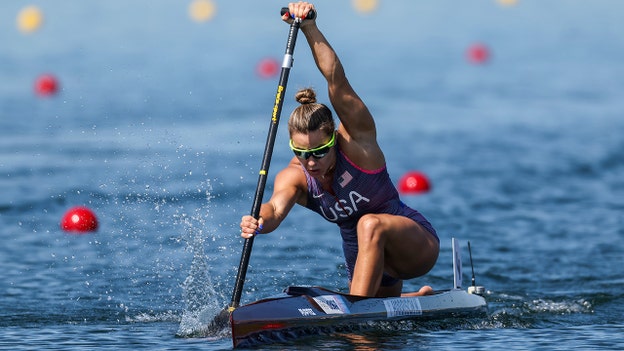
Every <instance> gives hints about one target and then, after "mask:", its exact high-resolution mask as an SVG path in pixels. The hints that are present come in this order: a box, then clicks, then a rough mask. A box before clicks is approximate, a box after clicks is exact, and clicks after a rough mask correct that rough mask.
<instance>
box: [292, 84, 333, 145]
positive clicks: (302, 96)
mask: <svg viewBox="0 0 624 351" xmlns="http://www.w3.org/2000/svg"><path fill="white" fill-rule="evenodd" d="M295 100H297V102H298V103H300V104H301V105H299V106H298V107H297V108H295V110H294V111H293V112H292V113H291V114H290V118H289V120H288V132H289V133H290V135H293V133H302V134H308V133H310V132H313V131H315V130H321V131H323V132H325V133H327V135H330V134H331V133H333V132H334V130H335V129H336V125H335V123H334V117H333V116H332V113H331V110H330V109H329V108H328V107H327V106H326V105H324V104H319V103H317V102H316V92H315V91H314V89H312V88H303V89H301V90H299V91H298V92H297V93H296V94H295Z"/></svg>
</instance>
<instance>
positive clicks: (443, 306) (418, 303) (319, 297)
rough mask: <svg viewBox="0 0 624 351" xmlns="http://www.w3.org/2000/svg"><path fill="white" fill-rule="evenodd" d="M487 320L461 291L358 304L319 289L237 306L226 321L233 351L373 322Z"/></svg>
mask: <svg viewBox="0 0 624 351" xmlns="http://www.w3.org/2000/svg"><path fill="white" fill-rule="evenodd" d="M485 314H487V303H486V301H485V299H484V298H483V297H482V296H479V295H475V294H469V293H467V292H466V291H464V290H461V289H452V290H445V291H439V292H436V293H435V294H433V295H427V296H417V297H390V298H363V297H358V296H352V295H347V294H341V293H337V292H334V291H330V290H327V289H324V288H320V287H297V286H295V287H288V288H287V289H286V290H285V292H284V293H283V294H280V295H277V296H274V297H271V298H267V299H263V300H259V301H256V302H253V303H250V304H248V305H244V306H241V307H239V308H237V309H235V310H234V311H232V314H231V315H230V322H231V327H232V340H233V345H234V347H241V346H253V345H257V344H263V343H268V342H275V341H287V340H289V339H293V338H297V337H300V336H303V335H308V334H324V333H327V332H331V331H335V330H340V328H341V327H345V326H348V327H350V328H352V327H357V326H360V325H363V324H366V323H369V322H374V321H400V320H423V321H425V320H431V319H436V320H437V319H443V318H448V317H464V316H470V317H478V316H481V315H485Z"/></svg>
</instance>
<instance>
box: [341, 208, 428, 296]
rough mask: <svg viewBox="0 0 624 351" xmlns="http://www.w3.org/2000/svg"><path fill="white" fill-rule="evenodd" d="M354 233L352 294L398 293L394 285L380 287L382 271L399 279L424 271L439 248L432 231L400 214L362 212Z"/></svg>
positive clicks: (424, 272) (416, 275) (414, 275)
mask: <svg viewBox="0 0 624 351" xmlns="http://www.w3.org/2000/svg"><path fill="white" fill-rule="evenodd" d="M357 235H358V256H357V260H356V262H355V269H354V271H353V280H352V281H351V288H350V293H351V294H352V295H359V296H375V295H377V293H378V292H379V293H384V295H385V294H386V293H389V294H392V296H399V295H398V294H396V291H394V290H396V289H387V288H384V289H382V290H384V291H380V284H381V278H382V275H383V272H384V271H385V272H386V273H388V274H390V275H391V276H393V277H396V278H400V279H411V278H415V277H418V276H421V275H424V274H426V273H427V272H429V270H431V268H433V266H434V264H435V262H436V260H437V258H438V254H439V251H440V245H439V243H438V240H437V239H436V238H435V237H434V236H433V234H431V233H429V232H428V231H427V230H426V229H425V228H424V227H422V226H421V225H419V224H418V223H416V222H415V221H413V220H412V219H410V218H407V217H403V216H395V215H390V214H368V215H365V216H363V217H362V218H361V219H360V221H359V222H358V227H357ZM388 288H391V287H388ZM398 293H399V294H400V291H399V292H398Z"/></svg>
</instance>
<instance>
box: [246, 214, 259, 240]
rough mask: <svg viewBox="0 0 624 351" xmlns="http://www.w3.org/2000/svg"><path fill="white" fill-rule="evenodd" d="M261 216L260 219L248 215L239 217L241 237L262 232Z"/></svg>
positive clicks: (248, 236)
mask: <svg viewBox="0 0 624 351" xmlns="http://www.w3.org/2000/svg"><path fill="white" fill-rule="evenodd" d="M263 222H264V221H263V220H262V217H260V219H259V220H258V219H255V218H253V217H252V216H250V215H246V216H243V218H241V223H240V227H241V237H242V238H244V239H249V238H251V237H253V236H254V235H256V234H260V233H261V232H262V224H263Z"/></svg>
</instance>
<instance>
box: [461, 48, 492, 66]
mask: <svg viewBox="0 0 624 351" xmlns="http://www.w3.org/2000/svg"><path fill="white" fill-rule="evenodd" d="M466 57H467V58H468V61H470V62H471V63H474V64H483V63H486V62H487V61H488V60H489V59H490V49H489V48H488V47H487V46H486V45H485V44H482V43H476V44H473V45H471V46H470V47H469V48H468V50H467V51H466Z"/></svg>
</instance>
